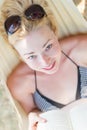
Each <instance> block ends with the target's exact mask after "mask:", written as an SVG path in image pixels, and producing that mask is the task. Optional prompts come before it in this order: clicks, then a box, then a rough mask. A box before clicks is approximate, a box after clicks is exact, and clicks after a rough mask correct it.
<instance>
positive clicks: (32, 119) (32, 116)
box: [28, 112, 46, 130]
mask: <svg viewBox="0 0 87 130" xmlns="http://www.w3.org/2000/svg"><path fill="white" fill-rule="evenodd" d="M28 117H29V129H28V130H36V128H37V124H38V122H41V123H45V122H46V119H44V118H42V117H40V116H39V114H38V113H36V112H31V113H29V116H28Z"/></svg>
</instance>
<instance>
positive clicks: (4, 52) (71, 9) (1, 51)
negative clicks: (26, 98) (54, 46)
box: [0, 0, 87, 130]
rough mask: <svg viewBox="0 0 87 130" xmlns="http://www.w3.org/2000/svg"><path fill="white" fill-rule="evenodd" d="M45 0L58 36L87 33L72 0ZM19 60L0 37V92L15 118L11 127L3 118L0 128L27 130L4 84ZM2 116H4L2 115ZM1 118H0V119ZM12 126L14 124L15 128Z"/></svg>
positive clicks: (82, 19) (19, 111)
mask: <svg viewBox="0 0 87 130" xmlns="http://www.w3.org/2000/svg"><path fill="white" fill-rule="evenodd" d="M38 1H39V0H38ZM47 1H48V3H49V6H50V7H51V9H52V11H53V13H54V15H55V19H57V21H58V27H59V38H63V37H65V36H68V35H72V34H73V35H74V34H77V33H87V22H86V20H85V19H84V18H83V16H82V15H81V14H80V12H79V11H78V9H77V8H76V6H75V5H74V3H73V1H72V0H47ZM19 62H20V60H19V59H18V57H17V55H16V54H15V52H14V51H13V50H12V48H11V47H10V46H9V45H7V44H6V43H4V41H3V39H2V38H1V37H0V91H1V92H2V90H1V89H2V88H3V90H4V91H3V92H4V94H3V95H6V97H5V98H6V99H8V101H9V103H8V105H9V106H11V107H10V108H12V112H13V117H14V115H15V119H16V120H15V119H14V124H15V125H14V124H12V122H9V124H10V125H11V124H12V127H11V126H10V125H8V128H7V122H6V120H5V121H4V122H3V126H1V125H0V129H2V130H5V126H6V130H7V129H8V130H15V129H18V130H28V123H27V116H26V114H25V113H24V111H23V110H22V108H21V107H20V105H19V104H18V103H17V102H16V101H15V100H14V99H13V98H12V96H11V94H10V92H9V90H8V87H7V86H6V80H7V76H8V75H9V74H10V73H11V72H12V70H13V69H14V67H15V66H16V65H17V64H18V63H19ZM0 94H1V93H0ZM1 99H3V96H1V97H0V100H1ZM5 107H6V106H5ZM10 113H11V111H10ZM2 117H4V115H2ZM2 117H1V118H2ZM1 120H2V119H0V121H1ZM9 120H10V119H9ZM12 121H13V120H12ZM14 126H16V128H15V127H14ZM1 127H2V128H1Z"/></svg>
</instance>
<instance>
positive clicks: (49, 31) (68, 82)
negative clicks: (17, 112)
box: [0, 0, 87, 130]
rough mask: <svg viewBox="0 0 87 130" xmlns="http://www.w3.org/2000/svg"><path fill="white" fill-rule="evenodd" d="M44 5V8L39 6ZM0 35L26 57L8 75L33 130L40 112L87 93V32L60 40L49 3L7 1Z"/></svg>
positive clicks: (68, 102) (13, 90) (3, 9)
mask: <svg viewBox="0 0 87 130" xmlns="http://www.w3.org/2000/svg"><path fill="white" fill-rule="evenodd" d="M40 5H41V6H40ZM1 11H2V13H1V16H2V19H0V30H1V35H2V36H3V38H4V39H6V42H8V43H9V44H11V46H12V47H13V48H14V49H15V50H16V52H17V53H18V54H19V56H20V57H21V59H22V60H23V62H22V63H20V64H19V65H18V66H17V67H16V69H15V70H14V71H13V73H12V74H11V75H10V76H9V78H8V81H7V84H8V87H9V90H10V91H11V93H12V95H13V97H14V98H15V99H16V100H17V101H18V102H19V103H20V104H21V105H22V107H23V108H24V110H25V112H26V113H27V114H28V113H30V112H31V114H29V121H30V122H29V127H30V129H32V130H35V129H36V127H37V123H38V122H39V121H41V122H46V120H45V119H43V118H40V117H39V114H38V113H39V112H40V111H48V110H53V109H57V108H59V109H60V108H64V107H66V106H68V105H69V104H72V102H74V101H76V100H78V99H81V98H86V97H87V87H86V86H87V78H86V75H87V57H86V55H87V51H86V49H87V35H86V34H84V35H82V34H78V35H75V36H69V37H67V38H64V39H61V40H58V27H57V23H56V20H55V21H53V19H54V16H53V14H52V12H51V10H50V9H49V6H48V4H47V3H46V1H41V0H40V1H29V0H15V1H13V0H6V1H5V3H4V4H3V5H2V9H1Z"/></svg>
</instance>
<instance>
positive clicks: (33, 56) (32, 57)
mask: <svg viewBox="0 0 87 130" xmlns="http://www.w3.org/2000/svg"><path fill="white" fill-rule="evenodd" d="M35 58H36V56H35V55H32V56H29V57H28V58H27V59H29V60H33V59H35Z"/></svg>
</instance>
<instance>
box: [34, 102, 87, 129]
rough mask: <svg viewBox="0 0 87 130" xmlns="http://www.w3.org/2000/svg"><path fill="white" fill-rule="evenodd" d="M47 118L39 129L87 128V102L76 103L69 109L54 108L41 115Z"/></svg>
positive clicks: (40, 124)
mask: <svg viewBox="0 0 87 130" xmlns="http://www.w3.org/2000/svg"><path fill="white" fill-rule="evenodd" d="M40 116H41V117H44V118H45V119H47V122H46V123H39V124H38V126H37V130H87V103H86V104H85V103H84V104H81V105H76V106H74V107H72V108H71V109H69V110H68V111H66V110H63V109H58V110H52V111H48V112H45V113H42V114H41V115H40Z"/></svg>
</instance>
